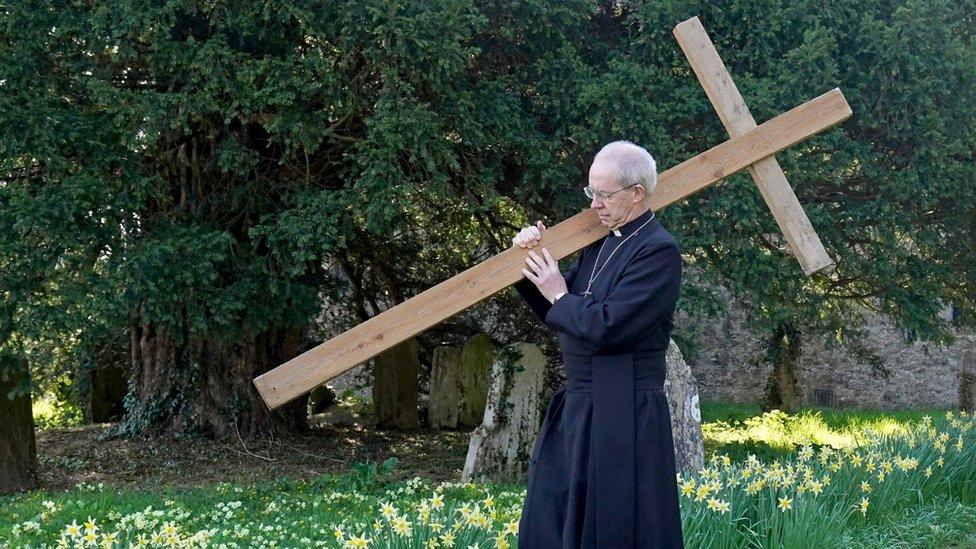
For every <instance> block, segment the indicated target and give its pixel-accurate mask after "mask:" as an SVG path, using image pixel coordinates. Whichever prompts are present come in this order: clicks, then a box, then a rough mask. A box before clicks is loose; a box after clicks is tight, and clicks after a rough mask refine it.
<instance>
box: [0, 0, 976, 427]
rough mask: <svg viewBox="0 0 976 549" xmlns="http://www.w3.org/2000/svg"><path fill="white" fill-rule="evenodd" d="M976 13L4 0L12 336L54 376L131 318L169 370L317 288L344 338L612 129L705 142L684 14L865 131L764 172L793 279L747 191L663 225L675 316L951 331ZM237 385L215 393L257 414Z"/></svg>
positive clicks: (1, 334)
mask: <svg viewBox="0 0 976 549" xmlns="http://www.w3.org/2000/svg"><path fill="white" fill-rule="evenodd" d="M974 12H976V4H974V3H973V2H972V1H966V2H949V1H945V0H942V1H925V2H922V1H919V0H903V1H885V0H866V1H863V2H858V3H857V5H856V6H854V5H848V4H844V3H840V4H838V3H828V2H818V1H812V0H810V1H798V2H780V1H774V0H765V1H761V2H754V1H749V2H745V1H740V0H727V1H724V2H717V3H710V4H708V5H707V6H704V7H703V5H701V4H700V3H692V2H683V1H664V2H648V3H632V2H610V3H600V2H592V1H582V0H580V1H570V2H546V1H542V0H530V1H526V2H500V3H481V2H478V3H475V2H467V1H462V0H440V1H435V2H430V1H425V2H392V1H389V0H382V1H380V0H370V1H365V2H363V1H357V2H346V1H337V2H317V1H316V2H313V1H298V2H216V3H213V2H207V3H204V2H194V1H182V2H168V3H164V4H160V3H156V2H144V1H135V0H120V1H116V2H109V3H86V2H74V3H62V2H57V3H54V2H40V1H37V2H17V3H11V4H8V5H6V6H4V7H3V8H0V38H2V43H3V47H2V48H0V81H2V83H0V125H2V127H3V128H4V131H3V132H2V134H0V345H4V346H8V347H11V348H14V349H15V350H16V351H17V352H19V353H25V354H27V355H28V356H30V357H31V359H32V363H33V365H34V369H35V370H37V371H38V374H40V375H36V376H34V377H35V380H36V381H38V382H42V383H43V382H44V380H47V379H54V378H56V377H58V375H59V373H60V372H61V371H63V370H67V371H71V370H72V369H74V368H76V364H77V361H76V360H75V359H74V358H72V352H73V351H72V350H73V349H74V348H75V346H76V341H77V340H78V339H77V338H78V334H82V333H86V334H92V333H94V334H102V335H97V336H91V335H89V336H86V337H94V338H95V339H98V338H100V337H112V335H113V334H114V335H117V334H119V333H124V332H127V331H129V330H131V329H132V327H133V326H140V327H143V328H146V327H149V328H151V329H152V332H151V333H152V334H162V335H160V336H158V337H157V338H156V339H155V340H154V341H159V342H162V343H159V345H160V348H162V347H163V346H172V347H173V348H175V349H176V352H175V354H174V356H175V357H176V358H174V359H173V366H172V368H177V369H179V368H188V369H190V370H192V371H195V370H193V368H196V365H194V360H195V357H198V356H205V355H206V353H204V355H200V354H199V353H197V354H194V352H195V351H193V349H198V348H199V343H194V342H199V341H201V340H206V341H220V342H226V344H227V346H226V348H227V349H230V350H227V351H226V352H224V351H220V352H218V353H217V354H221V353H223V354H226V355H227V356H245V355H246V353H245V352H244V351H240V348H249V347H247V345H246V344H247V343H248V342H254V341H261V338H262V337H264V336H265V335H267V334H276V333H277V331H278V330H288V329H293V328H296V327H297V328H301V327H305V326H308V325H309V324H310V322H311V321H312V319H313V318H314V316H315V314H316V312H317V311H318V309H319V305H320V301H319V297H320V296H322V295H325V296H333V297H342V296H347V297H344V298H343V299H342V301H341V303H342V306H344V307H346V311H345V312H344V315H345V316H346V317H347V318H349V321H348V324H353V323H355V322H357V321H359V320H362V319H364V318H367V317H369V316H371V315H372V314H375V312H377V311H378V310H380V309H383V308H385V307H387V306H389V305H391V304H394V303H396V302H399V301H402V300H404V299H406V298H409V297H410V296H412V295H415V294H416V293H418V292H420V291H422V290H424V289H426V288H428V287H430V286H431V285H433V284H435V283H437V282H439V281H441V280H443V279H445V278H447V277H449V276H452V275H454V274H456V273H457V272H459V271H460V270H462V269H464V268H466V267H469V266H471V265H473V264H474V263H476V262H478V261H481V260H483V259H484V258H486V257H488V256H489V255H490V254H492V253H495V252H497V251H499V250H501V249H504V248H506V247H507V246H508V245H509V243H510V238H511V236H512V234H514V232H515V230H516V228H517V227H518V226H520V225H521V224H523V223H524V222H525V221H526V219H535V218H537V217H538V216H542V217H545V218H546V219H547V220H548V221H549V222H550V223H552V222H555V221H559V220H562V219H563V218H565V217H567V216H568V215H570V214H572V213H574V212H575V211H577V210H579V209H581V208H585V207H586V204H587V203H586V201H585V199H584V198H583V197H582V194H581V193H580V192H579V187H580V186H582V184H583V182H584V178H585V174H586V168H587V166H588V164H589V161H590V159H591V158H592V155H593V154H594V153H595V152H596V150H597V149H598V148H599V147H600V146H601V145H602V144H604V143H605V142H607V141H610V140H613V139H621V138H623V139H630V140H633V141H635V142H638V143H640V144H642V145H644V146H646V147H647V148H648V149H649V150H650V151H651V152H652V154H654V155H655V157H656V158H657V159H658V163H659V168H660V169H661V170H662V171H663V170H664V169H666V168H669V167H671V166H673V165H675V164H677V163H679V162H680V161H683V160H685V159H687V158H688V157H690V156H692V155H694V154H696V153H698V152H701V151H703V150H705V149H707V148H709V147H711V146H714V145H716V144H718V143H719V142H721V141H723V140H724V139H725V138H726V135H725V133H724V130H723V129H722V127H721V124H720V122H719V120H718V117H717V116H716V115H715V114H714V112H713V110H712V107H711V106H710V105H709V104H708V101H707V98H706V97H705V94H704V92H703V91H702V90H701V88H700V86H699V84H698V82H697V80H696V79H695V78H694V75H693V74H692V72H691V69H690V67H689V66H688V64H687V62H686V60H685V59H684V57H683V55H682V54H681V51H680V49H679V48H678V46H677V44H676V42H675V40H674V39H673V37H672V35H671V29H672V28H673V26H674V25H675V24H676V23H678V22H679V21H681V20H683V19H685V18H687V17H690V16H692V15H699V16H700V17H701V18H702V21H703V23H704V25H705V27H706V29H707V30H708V32H709V33H710V35H711V36H712V38H713V40H714V41H715V42H716V45H717V47H718V50H719V53H720V54H721V55H722V57H723V59H724V60H725V62H726V64H727V65H728V67H729V70H730V72H731V73H732V75H733V77H734V78H735V80H736V82H737V84H738V86H739V88H740V90H741V91H742V94H743V96H744V97H745V98H746V101H747V102H748V103H749V105H750V107H751V108H752V111H753V114H754V116H755V117H756V119H757V120H758V121H760V122H762V121H765V120H767V119H768V118H770V117H772V116H774V115H776V114H778V113H780V112H782V111H785V110H788V109H790V108H792V107H794V106H796V105H798V104H800V103H802V102H803V101H805V100H807V99H810V98H812V97H814V96H816V95H819V94H821V93H823V92H825V91H827V90H828V89H830V88H833V87H836V86H839V87H840V88H841V89H842V90H843V91H844V93H845V95H846V96H847V98H848V100H849V102H850V103H851V106H852V107H853V110H854V117H853V118H851V119H850V120H848V121H847V122H845V123H844V124H843V125H842V126H841V127H840V128H838V129H834V130H832V131H830V132H828V133H826V134H824V135H821V136H818V137H816V138H814V139H811V140H808V141H805V142H803V143H801V144H799V145H797V146H795V147H793V148H791V149H789V150H788V151H786V152H785V153H783V154H781V155H780V156H779V160H780V163H781V165H782V166H783V169H784V170H785V171H786V173H787V176H788V178H789V180H790V182H791V184H792V185H793V187H794V188H795V190H796V193H797V195H798V196H799V198H800V202H801V203H802V204H803V205H804V207H805V209H806V210H807V212H808V214H809V216H810V218H811V220H812V222H813V224H814V226H815V227H816V229H817V230H818V232H819V234H820V236H821V238H822V239H823V241H824V243H825V245H826V246H827V249H828V252H829V253H830V254H831V255H832V256H833V257H834V258H835V259H836V260H837V262H838V271H837V273H836V274H835V275H833V276H831V277H830V278H814V279H807V278H805V277H804V276H803V275H802V273H801V271H800V269H799V268H798V265H797V262H796V260H795V259H794V258H793V257H792V256H791V255H790V254H789V253H788V252H787V251H786V250H785V249H783V248H782V247H781V246H780V245H778V244H776V243H774V242H772V241H771V240H769V239H767V238H765V237H764V236H763V235H765V234H767V233H778V230H777V228H776V225H775V222H774V220H773V218H772V217H771V216H770V215H769V213H768V210H767V208H766V206H765V204H764V203H763V201H762V199H761V197H760V195H759V192H758V191H757V190H756V188H755V186H754V185H753V184H752V182H751V180H750V179H749V178H748V176H744V175H739V176H735V177H732V178H730V179H729V180H728V181H726V182H725V183H723V184H720V185H718V186H717V187H714V188H712V189H710V190H708V191H706V192H703V193H700V194H698V195H695V196H693V197H691V198H690V199H688V200H686V201H684V202H682V203H680V204H675V205H674V206H672V207H670V208H668V209H667V210H665V211H663V212H662V214H661V215H662V218H663V219H664V222H665V224H666V226H667V227H668V228H669V229H670V230H671V231H672V232H673V233H674V234H675V235H676V236H677V237H678V240H679V242H680V243H681V246H682V249H683V252H684V253H685V254H686V259H687V261H688V262H689V267H690V266H691V265H690V264H691V263H694V266H695V267H698V268H701V280H700V282H698V283H696V285H694V286H692V285H687V286H686V287H685V291H684V292H683V295H682V302H681V303H680V304H679V306H680V307H682V308H684V309H685V310H687V311H690V312H702V311H711V310H714V309H715V308H716V307H717V303H716V301H715V298H714V297H712V292H711V291H710V288H711V287H712V286H713V285H714V284H715V283H716V282H718V281H721V282H723V283H724V284H726V285H727V286H729V287H730V288H731V289H732V291H733V292H734V293H735V294H736V295H737V296H738V297H740V298H741V299H744V300H745V301H746V302H747V303H748V305H749V306H750V310H751V311H752V312H753V313H754V316H755V317H756V319H757V324H756V326H758V327H759V329H760V330H762V331H765V332H767V333H773V332H774V331H775V330H776V329H778V328H779V327H781V326H783V325H784V324H789V325H794V326H803V327H810V328H813V329H824V330H830V331H833V332H835V333H836V335H837V338H838V339H841V338H842V337H843V336H844V335H845V333H846V330H847V328H848V327H849V326H850V325H851V324H852V322H851V317H852V315H854V311H855V310H856V308H855V307H854V305H858V306H863V305H867V306H870V307H871V308H874V309H876V310H879V311H881V312H883V313H886V314H890V315H892V316H893V318H894V319H895V320H896V321H897V322H898V323H899V325H900V326H902V327H903V328H904V329H905V332H906V336H907V337H908V338H909V339H913V338H916V337H924V338H927V339H945V337H946V336H947V335H948V332H947V325H946V323H945V322H943V321H942V320H940V319H939V318H938V316H937V313H938V312H939V311H940V310H941V309H942V308H943V307H944V306H945V305H946V304H949V303H951V304H953V305H955V307H956V308H957V309H958V310H959V311H961V314H960V315H959V320H960V321H962V322H966V323H968V324H969V325H974V324H976V320H974V318H976V307H974V301H976V300H974V293H973V288H974V285H973V282H974V280H973V276H974V275H973V273H974V264H973V263H974V259H973V254H972V253H971V251H970V246H971V243H972V242H973V235H974V221H973V220H974V218H976V215H974V214H976V211H974V204H976V197H974V194H976V191H974V184H973V182H974V175H976V167H974V166H976V164H974V161H973V160H974V159H973V152H974V149H976V124H974V123H973V122H974V120H976V55H974V54H976V45H974V33H973V29H974V28H976V24H974V19H976V16H974ZM154 337H156V336H154ZM268 337H271V336H268ZM238 343H239V344H240V345H239V346H238V345H236V344H238ZM306 343H309V342H306ZM255 345H256V344H255ZM257 347H258V348H259V349H261V348H262V347H261V346H260V345H257ZM167 348H169V347H167ZM223 348H224V347H221V349H223ZM214 352H217V351H214ZM258 352H261V351H260V350H259V351H258ZM234 353H239V354H238V355H235V354H234ZM240 353H244V354H240ZM222 356H223V355H222ZM180 357H184V358H183V359H181V358H180ZM228 360H231V359H228ZM231 362H232V361H231ZM253 373H254V372H246V371H243V370H233V371H228V373H227V374H226V375H233V376H241V377H244V376H249V375H252V374H253ZM207 375H212V374H207ZM173 377H174V379H176V378H178V379H189V378H191V377H193V376H191V375H188V373H187V372H183V373H182V374H180V373H175V372H174V376H173ZM208 379H209V378H208ZM185 383H189V382H180V383H176V382H173V383H172V386H171V387H168V388H166V389H165V390H170V389H172V390H173V391H176V392H185V391H189V390H190V389H189V388H188V387H187V386H186V385H185ZM240 387H249V385H248V384H246V383H241V384H240ZM244 390H245V389H240V390H238V389H235V391H244ZM139 391H142V389H140V388H139V386H136V388H135V392H136V393H137V394H136V395H133V398H138V397H140V396H144V395H141V394H138V393H139ZM239 396H240V400H234V402H224V403H223V405H224V406H227V407H228V408H227V409H231V408H233V409H234V410H238V409H240V410H244V411H245V412H246V411H247V410H250V409H251V404H248V399H247V398H246V395H244V394H240V395H239ZM251 396H253V395H251ZM160 398H163V397H160ZM174 398H176V397H174ZM194 398H195V397H193V398H191V400H193V399H194ZM241 402H243V403H244V404H240V403H241ZM159 406H162V408H159V410H162V412H161V414H162V415H165V414H167V413H171V412H167V411H166V410H170V408H169V407H167V406H164V405H163V403H162V402H160V403H159ZM150 407H151V406H150V404H147V405H146V408H145V409H143V411H145V410H148V409H149V408H150ZM153 409H156V408H153ZM173 409H174V410H176V412H177V413H182V414H184V416H183V417H182V420H183V421H189V422H190V423H191V424H192V423H193V422H194V419H193V418H194V417H195V416H193V414H194V413H197V412H192V411H189V412H188V411H187V410H188V409H187V408H186V407H184V406H180V407H176V408H173ZM186 414H190V415H189V416H187V415H186ZM153 421H157V419H153Z"/></svg>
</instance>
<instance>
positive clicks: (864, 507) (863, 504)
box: [861, 498, 868, 516]
mask: <svg viewBox="0 0 976 549" xmlns="http://www.w3.org/2000/svg"><path fill="white" fill-rule="evenodd" d="M867 513H868V498H861V515H862V516H863V515H866V514H867Z"/></svg>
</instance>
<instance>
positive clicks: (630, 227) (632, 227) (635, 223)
mask: <svg viewBox="0 0 976 549" xmlns="http://www.w3.org/2000/svg"><path fill="white" fill-rule="evenodd" d="M652 219H654V212H653V211H651V210H650V209H648V210H647V211H646V212H644V213H642V214H640V215H639V216H637V217H635V218H634V219H631V220H630V221H628V222H627V223H626V224H625V225H623V226H621V227H617V228H616V229H611V230H610V232H611V233H613V236H630V235H631V234H633V233H634V232H636V231H637V230H638V229H639V228H641V227H643V226H645V225H647V223H648V222H649V221H651V220H652Z"/></svg>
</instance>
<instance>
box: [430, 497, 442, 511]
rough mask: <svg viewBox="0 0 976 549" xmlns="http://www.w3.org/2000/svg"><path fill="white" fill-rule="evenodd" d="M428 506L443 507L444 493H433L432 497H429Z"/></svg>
mask: <svg viewBox="0 0 976 549" xmlns="http://www.w3.org/2000/svg"><path fill="white" fill-rule="evenodd" d="M430 506H431V508H433V509H442V508H443V507H444V494H434V497H432V498H430Z"/></svg>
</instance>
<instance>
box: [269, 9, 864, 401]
mask: <svg viewBox="0 0 976 549" xmlns="http://www.w3.org/2000/svg"><path fill="white" fill-rule="evenodd" d="M674 35H675V37H676V38H677V39H678V43H679V44H680V45H681V48H682V50H683V51H684V53H685V55H686V56H687V57H688V60H689V61H690V62H691V66H692V67H693V68H694V70H695V73H696V74H697V75H698V79H699V81H701V83H702V86H704V88H705V92H706V93H707V95H708V98H709V99H710V100H711V102H712V105H713V106H714V107H715V110H716V111H718V115H719V117H720V118H721V119H722V123H723V124H725V127H726V129H727V130H728V132H729V135H730V136H731V139H729V140H728V141H726V142H724V143H722V144H720V145H718V146H716V147H713V148H711V149H709V150H707V151H705V152H703V153H701V154H699V155H698V156H695V157H694V158H691V159H690V160H686V161H684V162H682V163H681V164H678V165H677V166H674V167H673V168H671V169H669V170H667V171H665V172H664V173H662V174H661V175H660V176H659V177H658V184H657V188H656V189H655V192H654V194H653V196H652V197H651V209H652V210H654V211H657V210H659V209H661V208H664V207H665V206H667V205H669V204H671V203H673V202H677V201H679V200H682V199H683V198H685V197H687V196H689V195H691V194H694V193H696V192H698V191H700V190H702V189H704V188H706V187H708V186H710V185H713V184H715V183H716V182H718V181H721V180H722V179H724V178H725V177H728V176H729V175H732V174H734V173H736V172H738V171H740V170H743V169H747V170H749V172H750V173H751V174H752V177H753V180H755V182H756V184H757V185H758V186H759V190H760V192H761V193H762V195H763V198H764V199H765V200H766V204H767V205H768V206H769V209H770V210H771V211H772V213H773V217H775V218H776V222H777V223H778V224H779V227H780V229H781V230H782V231H783V234H784V235H785V236H786V240H787V241H788V242H789V244H790V249H791V251H792V252H793V254H794V255H795V256H796V257H797V259H798V260H799V262H800V266H801V267H802V269H803V272H804V273H805V274H806V275H807V276H809V275H811V274H813V273H815V272H818V271H821V270H826V269H830V268H832V267H833V265H834V263H833V261H832V260H831V259H830V257H828V256H827V253H826V252H825V251H824V248H823V245H822V244H821V243H820V239H819V238H818V237H817V233H816V232H815V231H814V229H813V227H812V226H811V225H810V220H809V219H808V218H807V216H806V213H805V212H804V211H803V208H802V207H801V206H800V203H799V202H798V201H797V199H796V195H795V194H793V190H792V189H791V188H790V185H789V183H788V182H787V181H786V176H785V175H784V174H783V171H782V170H781V169H780V167H779V164H778V163H777V162H776V159H775V158H774V155H775V154H776V153H778V152H779V151H782V150H783V149H785V148H787V147H789V146H791V145H793V144H794V143H797V142H798V141H801V140H803V139H806V138H808V137H810V136H812V135H815V134H817V133H820V132H822V131H824V130H826V129H828V128H830V127H832V126H834V125H835V124H838V123H840V122H841V121H843V120H844V119H846V118H848V117H849V116H851V108H850V106H848V104H847V101H846V100H845V99H844V95H843V94H842V93H841V91H840V90H839V89H837V88H834V89H833V90H831V91H829V92H827V93H825V94H823V95H821V96H819V97H817V98H816V99H812V100H810V101H807V102H806V103H804V104H802V105H800V106H799V107H796V108H794V109H792V110H790V111H787V112H785V113H783V114H781V115H779V116H777V117H775V118H773V119H772V120H769V121H767V122H764V123H763V124H761V125H756V121H755V120H754V119H753V118H752V115H751V114H750V113H749V109H748V108H747V107H746V104H745V102H744V101H743V100H742V96H741V95H739V92H738V90H737V89H736V87H735V84H734V83H733V82H732V78H731V77H730V76H729V73H728V71H727V70H726V69H725V65H724V64H723V63H722V60H721V58H719V56H718V52H716V51H715V47H714V46H713V45H712V42H711V40H710V39H709V38H708V35H707V34H706V33H705V29H704V28H703V27H702V25H701V22H700V21H699V20H698V18H697V17H694V18H691V19H689V20H687V21H684V22H682V23H680V24H678V25H677V26H676V27H675V28H674ZM608 232H609V231H608V229H607V228H606V227H604V226H603V225H602V224H601V223H600V219H599V217H598V216H597V215H596V213H595V212H594V211H593V210H592V209H587V210H585V211H583V212H580V213H578V214H576V215H574V216H573V217H570V218H569V219H567V220H565V221H563V222H562V223H559V224H557V225H556V226H554V227H552V228H550V229H549V230H548V231H546V233H545V235H544V236H543V237H542V240H541V241H540V245H543V246H545V247H546V248H548V249H549V252H550V254H552V256H553V258H555V259H556V260H559V259H562V258H564V257H566V256H569V255H571V254H573V253H575V252H576V251H578V250H580V249H582V248H584V247H586V246H588V245H589V244H592V243H593V242H596V241H597V240H599V239H600V238H602V237H604V236H606V235H607V234H608ZM524 261H525V250H523V249H522V248H519V247H517V246H512V247H511V248H509V249H507V250H505V251H504V252H501V253H499V254H498V255H495V256H494V257H491V258H489V259H487V260H485V261H483V262H482V263H479V264H478V265H475V266H474V267H471V268H470V269H468V270H466V271H464V272H462V273H461V274H458V275H456V276H454V277H453V278H450V279H448V280H445V281H444V282H441V283H440V284H438V285H436V286H434V287H433V288H430V289H428V290H426V291H424V292H421V293H420V294H418V295H416V296H414V297H412V298H410V299H408V300H407V301H405V302H403V303H401V304H399V305H397V306H395V307H392V308H390V309H387V310H386V311H383V312H382V313H380V314H378V315H376V316H374V317H373V318H371V319H369V320H367V321H366V322H363V323H362V324H360V325H358V326H356V327H354V328H352V329H350V330H347V331H346V332H344V333H342V334H339V335H338V336H336V337H334V338H332V339H330V340H329V341H326V342H325V343H322V344H320V345H318V346H317V347H315V348H313V349H310V350H308V351H306V352H304V353H302V354H301V355H299V356H297V357H295V358H293V359H291V360H289V361H288V362H285V363H284V364H282V365H280V366H278V367H277V368H275V369H273V370H271V371H269V372H267V373H264V374H262V375H260V376H258V377H257V378H255V380H254V385H255V386H256V387H257V389H258V392H259V393H260V394H261V397H262V398H263V399H264V401H265V403H267V405H268V407H270V408H272V409H274V408H277V407H279V406H282V405H284V404H286V403H288V402H289V401H291V400H293V399H295V398H297V397H299V396H301V395H302V394H304V393H306V392H308V391H311V390H312V389H314V388H315V387H317V386H318V385H321V384H322V383H324V382H326V381H328V380H329V379H332V378H333V377H335V376H337V375H339V374H341V373H343V372H345V371H347V370H349V369H351V368H353V367H355V366H356V365H358V364H361V363H363V362H365V361H367V360H369V359H370V358H372V357H374V356H376V355H378V354H380V353H382V352H383V351H385V350H387V349H389V348H391V347H394V346H395V345H397V344H399V343H401V342H403V341H405V340H407V339H409V338H411V337H413V336H415V335H417V334H419V333H421V332H423V331H424V330H426V329H427V328H430V327H431V326H434V325H436V324H438V323H440V322H442V321H444V320H446V319H448V318H450V317H452V316H454V315H455V314H457V313H459V312H461V311H463V310H465V309H467V308H469V307H471V306H473V305H475V304H477V303H479V302H480V301H482V300H484V299H487V298H489V297H491V296H492V295H494V294H496V293H498V292H500V291H502V290H504V289H505V288H507V287H509V286H511V285H512V284H514V283H516V282H518V281H519V280H520V279H522V277H523V275H522V268H523V267H524Z"/></svg>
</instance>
